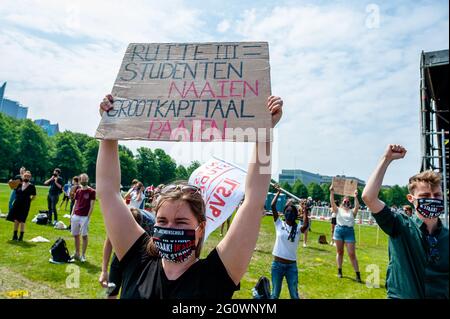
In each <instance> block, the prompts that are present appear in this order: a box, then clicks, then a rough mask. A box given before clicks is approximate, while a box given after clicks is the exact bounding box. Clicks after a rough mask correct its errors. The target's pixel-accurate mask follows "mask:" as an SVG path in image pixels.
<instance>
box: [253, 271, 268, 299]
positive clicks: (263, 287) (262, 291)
mask: <svg viewBox="0 0 450 319" xmlns="http://www.w3.org/2000/svg"><path fill="white" fill-rule="evenodd" d="M252 294H253V299H270V298H271V292H270V281H269V279H267V277H264V276H261V277H259V279H258V282H257V283H256V285H255V287H254V288H253V289H252Z"/></svg>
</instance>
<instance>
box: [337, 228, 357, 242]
mask: <svg viewBox="0 0 450 319" xmlns="http://www.w3.org/2000/svg"><path fill="white" fill-rule="evenodd" d="M333 239H334V240H342V241H343V242H344V243H355V242H356V239H355V229H354V228H353V227H348V226H339V225H336V228H335V229H334V234H333Z"/></svg>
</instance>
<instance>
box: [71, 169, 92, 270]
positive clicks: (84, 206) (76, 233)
mask: <svg viewBox="0 0 450 319" xmlns="http://www.w3.org/2000/svg"><path fill="white" fill-rule="evenodd" d="M88 182H89V177H88V175H87V174H81V175H80V184H81V188H80V189H79V190H77V192H76V194H75V205H74V207H73V211H72V215H71V218H70V226H71V228H70V230H71V233H72V235H73V237H74V239H75V255H74V256H73V259H75V260H79V261H81V262H85V261H86V250H87V245H88V229H89V220H90V218H91V214H92V211H93V210H94V204H95V190H94V189H93V188H91V187H89V186H88ZM80 234H81V236H82V237H83V247H82V254H81V256H80Z"/></svg>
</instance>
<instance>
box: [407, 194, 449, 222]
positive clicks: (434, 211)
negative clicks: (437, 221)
mask: <svg viewBox="0 0 450 319" xmlns="http://www.w3.org/2000/svg"><path fill="white" fill-rule="evenodd" d="M413 198H414V204H415V208H416V211H417V212H418V213H419V214H420V215H421V216H423V217H425V218H429V219H431V218H438V217H439V216H440V215H441V214H442V213H443V212H444V200H442V199H438V198H415V197H413Z"/></svg>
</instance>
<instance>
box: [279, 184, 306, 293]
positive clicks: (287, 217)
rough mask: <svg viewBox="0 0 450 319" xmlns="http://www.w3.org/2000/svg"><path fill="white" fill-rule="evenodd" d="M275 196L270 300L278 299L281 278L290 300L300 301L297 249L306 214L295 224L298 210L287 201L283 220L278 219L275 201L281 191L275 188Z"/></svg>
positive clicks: (303, 230)
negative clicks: (285, 284) (274, 234)
mask: <svg viewBox="0 0 450 319" xmlns="http://www.w3.org/2000/svg"><path fill="white" fill-rule="evenodd" d="M275 189H276V190H277V194H276V195H275V197H274V199H273V200H272V204H271V208H272V216H273V221H274V223H275V231H276V235H277V237H276V240H275V245H274V247H273V251H272V255H273V262H272V299H278V298H279V297H280V292H281V285H282V282H283V277H286V281H287V284H288V289H289V294H290V296H291V299H300V298H299V296H298V289H297V286H298V268H297V248H298V243H299V241H300V232H301V233H304V232H305V231H306V230H307V229H308V226H309V225H308V224H309V220H308V214H306V213H304V214H303V218H304V219H303V223H302V224H301V223H298V224H297V222H296V221H297V218H298V210H297V207H295V205H294V204H292V201H288V202H287V204H286V206H285V207H284V211H283V213H284V220H281V218H279V217H278V211H277V201H278V197H279V196H280V193H281V190H280V188H279V186H278V185H277V186H275Z"/></svg>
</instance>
